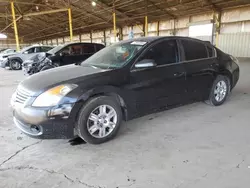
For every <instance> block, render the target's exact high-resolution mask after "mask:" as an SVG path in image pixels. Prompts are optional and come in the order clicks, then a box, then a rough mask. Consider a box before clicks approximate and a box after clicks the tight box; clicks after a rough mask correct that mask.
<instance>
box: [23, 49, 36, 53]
mask: <svg viewBox="0 0 250 188" xmlns="http://www.w3.org/2000/svg"><path fill="white" fill-rule="evenodd" d="M25 52H26V53H28V54H32V53H35V48H30V49H28V50H26V51H25Z"/></svg>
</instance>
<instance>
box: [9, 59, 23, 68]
mask: <svg viewBox="0 0 250 188" xmlns="http://www.w3.org/2000/svg"><path fill="white" fill-rule="evenodd" d="M10 68H11V69H12V70H21V69H22V62H21V61H20V60H17V59H13V60H11V61H10Z"/></svg>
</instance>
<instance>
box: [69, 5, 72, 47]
mask: <svg viewBox="0 0 250 188" xmlns="http://www.w3.org/2000/svg"><path fill="white" fill-rule="evenodd" d="M68 15H69V34H70V41H71V42H72V41H73V28H72V12H71V9H70V8H69V9H68Z"/></svg>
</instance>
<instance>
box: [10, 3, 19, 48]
mask: <svg viewBox="0 0 250 188" xmlns="http://www.w3.org/2000/svg"><path fill="white" fill-rule="evenodd" d="M10 4H11V12H12V18H13V24H14V31H15V38H16V50H17V51H19V50H20V45H19V38H18V30H17V24H16V14H15V7H14V2H13V1H11V2H10Z"/></svg>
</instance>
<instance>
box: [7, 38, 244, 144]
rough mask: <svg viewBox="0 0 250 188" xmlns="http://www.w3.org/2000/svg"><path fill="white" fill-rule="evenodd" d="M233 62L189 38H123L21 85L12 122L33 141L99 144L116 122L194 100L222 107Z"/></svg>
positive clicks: (235, 70)
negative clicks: (73, 140) (78, 62)
mask: <svg viewBox="0 0 250 188" xmlns="http://www.w3.org/2000/svg"><path fill="white" fill-rule="evenodd" d="M237 63H238V62H237V59H235V58H234V57H232V56H230V55H228V54H225V53H224V52H222V51H221V50H219V49H217V48H215V47H214V46H212V45H211V44H208V43H206V42H203V41H200V40H197V39H191V38H188V37H146V38H137V39H132V40H127V41H122V42H119V43H116V44H114V45H111V46H109V47H106V48H104V49H103V50H101V51H99V52H97V53H96V54H95V55H93V56H92V57H90V58H88V59H87V60H86V61H84V62H83V63H82V64H81V65H69V66H64V67H59V68H56V69H52V70H48V71H44V72H41V73H39V74H35V75H32V76H31V77H29V78H28V79H26V80H24V81H22V82H21V83H20V84H19V86H18V88H17V90H16V92H15V93H14V94H13V96H12V100H11V104H12V107H13V112H14V113H13V114H14V122H15V124H16V126H17V127H18V128H19V129H21V130H22V131H23V132H24V133H26V134H28V135H30V136H33V137H36V138H72V137H73V136H74V133H76V134H78V135H79V136H80V137H81V138H82V139H83V140H85V141H86V142H88V143H92V144H100V143H103V142H106V141H108V140H110V139H112V138H114V137H115V135H116V134H117V132H118V130H119V128H120V125H121V122H122V120H130V119H132V118H135V117H139V116H142V115H146V114H149V113H154V112H157V111H159V110H164V109H170V108H173V107H177V106H180V105H184V104H188V103H192V102H195V101H206V102H207V103H209V104H211V105H214V106H219V105H222V104H223V103H224V102H225V101H226V99H227V97H228V95H229V93H230V92H231V90H232V89H233V88H234V87H235V85H236V83H237V82H238V80H239V66H238V64H237ZM173 126H174V125H173ZM149 139H150V138H149Z"/></svg>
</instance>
